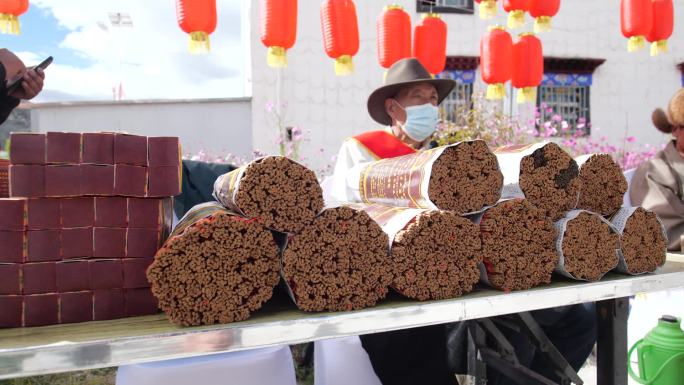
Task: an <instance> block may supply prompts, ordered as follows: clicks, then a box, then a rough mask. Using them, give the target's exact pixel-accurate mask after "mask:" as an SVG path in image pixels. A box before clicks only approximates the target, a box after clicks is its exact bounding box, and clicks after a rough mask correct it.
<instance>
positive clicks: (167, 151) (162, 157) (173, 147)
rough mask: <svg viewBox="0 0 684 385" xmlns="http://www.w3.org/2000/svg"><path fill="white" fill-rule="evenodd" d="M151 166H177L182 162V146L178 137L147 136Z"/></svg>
mask: <svg viewBox="0 0 684 385" xmlns="http://www.w3.org/2000/svg"><path fill="white" fill-rule="evenodd" d="M147 148H148V155H149V166H150V167H158V166H175V167H178V166H179V165H180V163H181V148H180V142H179V140H178V137H172V136H158V137H149V138H147Z"/></svg>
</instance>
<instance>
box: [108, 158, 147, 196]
mask: <svg viewBox="0 0 684 385" xmlns="http://www.w3.org/2000/svg"><path fill="white" fill-rule="evenodd" d="M114 168H115V172H114V195H121V196H127V197H144V196H145V195H146V193H147V167H144V166H131V165H128V164H117V165H116V166H114Z"/></svg>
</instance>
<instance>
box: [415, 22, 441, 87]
mask: <svg viewBox="0 0 684 385" xmlns="http://www.w3.org/2000/svg"><path fill="white" fill-rule="evenodd" d="M446 44H447V25H446V23H445V22H444V21H442V19H441V18H440V17H439V15H438V14H436V13H427V14H425V15H424V16H423V20H421V21H420V23H419V24H418V25H416V29H415V32H414V34H413V56H414V57H415V58H417V59H418V60H419V61H420V62H421V63H422V64H423V66H424V67H425V68H426V69H427V70H428V71H430V73H431V74H433V75H436V74H438V73H440V72H442V71H444V66H445V65H446Z"/></svg>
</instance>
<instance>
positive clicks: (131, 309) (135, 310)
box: [124, 288, 159, 317]
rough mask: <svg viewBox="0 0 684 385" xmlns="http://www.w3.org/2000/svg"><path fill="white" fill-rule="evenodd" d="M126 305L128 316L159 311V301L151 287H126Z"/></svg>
mask: <svg viewBox="0 0 684 385" xmlns="http://www.w3.org/2000/svg"><path fill="white" fill-rule="evenodd" d="M124 305H125V312H124V313H125V315H126V317H137V316H143V315H151V314H157V313H159V302H158V301H157V298H155V296H154V295H152V291H151V290H150V289H149V288H144V289H125V290H124Z"/></svg>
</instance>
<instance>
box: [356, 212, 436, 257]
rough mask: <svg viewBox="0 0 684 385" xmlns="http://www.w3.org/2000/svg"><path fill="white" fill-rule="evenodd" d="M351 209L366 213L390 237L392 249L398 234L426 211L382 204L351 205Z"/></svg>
mask: <svg viewBox="0 0 684 385" xmlns="http://www.w3.org/2000/svg"><path fill="white" fill-rule="evenodd" d="M348 206H349V207H351V208H353V209H357V210H363V211H365V212H366V213H367V214H368V216H370V217H371V219H373V220H374V221H375V222H376V223H377V224H378V225H380V227H382V231H384V232H385V234H387V236H388V237H389V246H390V249H391V248H392V243H393V242H394V237H395V236H396V235H397V233H398V232H400V231H401V230H403V229H404V228H406V226H408V224H409V223H411V221H412V220H413V219H415V218H416V217H417V216H418V215H419V214H420V213H422V212H424V211H426V209H410V208H405V207H391V206H385V205H380V204H377V203H375V204H361V203H359V204H349V205H348Z"/></svg>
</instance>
